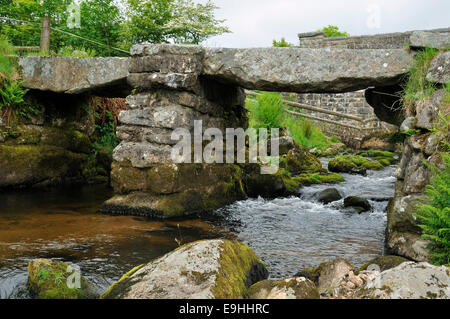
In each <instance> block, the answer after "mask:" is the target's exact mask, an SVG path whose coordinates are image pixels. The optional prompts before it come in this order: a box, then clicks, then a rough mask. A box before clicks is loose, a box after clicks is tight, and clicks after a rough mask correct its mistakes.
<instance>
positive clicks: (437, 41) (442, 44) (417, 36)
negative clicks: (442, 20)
mask: <svg viewBox="0 0 450 319" xmlns="http://www.w3.org/2000/svg"><path fill="white" fill-rule="evenodd" d="M409 44H410V46H412V47H415V48H425V47H429V48H435V49H447V48H449V47H450V28H449V29H441V30H430V31H414V32H413V33H412V34H411V37H410V38H409Z"/></svg>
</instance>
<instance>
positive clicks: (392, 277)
mask: <svg viewBox="0 0 450 319" xmlns="http://www.w3.org/2000/svg"><path fill="white" fill-rule="evenodd" d="M353 298H363V299H365V298H369V299H374V298H376V299H450V269H449V268H448V267H445V266H441V267H438V266H433V265H430V264H428V263H424V262H423V263H414V262H405V263H402V264H401V265H399V266H397V267H395V268H392V269H389V270H386V271H383V272H381V273H379V274H378V275H376V276H374V277H372V278H370V279H369V280H368V282H367V284H366V285H365V286H363V287H362V288H361V289H359V290H357V291H356V292H355V294H354V295H353Z"/></svg>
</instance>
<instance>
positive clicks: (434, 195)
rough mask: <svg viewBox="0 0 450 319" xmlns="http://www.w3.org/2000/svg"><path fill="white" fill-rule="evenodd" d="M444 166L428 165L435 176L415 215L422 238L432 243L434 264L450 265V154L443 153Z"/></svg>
mask: <svg viewBox="0 0 450 319" xmlns="http://www.w3.org/2000/svg"><path fill="white" fill-rule="evenodd" d="M442 159H443V166H444V168H443V169H442V170H440V169H439V168H438V167H437V166H436V165H429V164H427V165H428V167H429V168H430V169H431V170H432V172H433V174H434V176H433V177H432V178H431V180H430V185H428V186H427V188H426V191H425V193H426V196H425V197H424V203H416V204H417V206H418V209H417V212H416V213H415V214H414V216H416V217H417V218H418V219H419V220H420V222H421V223H422V224H421V225H420V228H422V231H423V233H422V237H423V238H424V239H426V240H428V241H430V243H431V244H430V248H431V251H432V258H433V263H435V264H437V265H447V266H448V265H450V153H448V152H444V153H442Z"/></svg>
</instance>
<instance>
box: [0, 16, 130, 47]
mask: <svg viewBox="0 0 450 319" xmlns="http://www.w3.org/2000/svg"><path fill="white" fill-rule="evenodd" d="M0 21H10V22H14V23H21V24H27V25H31V26H35V27H39V28H41V27H42V26H41V23H38V22H30V21H24V20H20V19H13V18H9V17H3V16H0ZM50 30H52V31H55V32H59V33H61V34H64V35H66V36H70V37H74V38H77V39H80V40H82V41H86V42H89V43H93V44H95V45H98V46H102V47H106V48H108V49H111V50H115V51H117V52H121V53H125V54H127V55H130V52H128V51H126V50H123V49H120V48H116V47H113V46H110V45H108V44H105V43H102V42H99V41H96V40H92V39H88V38H86V37H83V36H80V35H78V34H74V33H71V32H68V31H64V30H61V29H58V28H55V27H52V26H50ZM17 48H18V50H21V51H31V52H32V51H40V50H41V49H42V48H41V47H39V50H37V48H38V47H17Z"/></svg>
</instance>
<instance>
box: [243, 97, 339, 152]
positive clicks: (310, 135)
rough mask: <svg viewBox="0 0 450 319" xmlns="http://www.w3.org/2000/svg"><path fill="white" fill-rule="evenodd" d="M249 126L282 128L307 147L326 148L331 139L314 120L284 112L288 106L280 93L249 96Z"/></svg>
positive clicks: (247, 103) (247, 105)
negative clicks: (255, 96) (255, 97)
mask: <svg viewBox="0 0 450 319" xmlns="http://www.w3.org/2000/svg"><path fill="white" fill-rule="evenodd" d="M246 107H247V109H248V110H249V126H250V127H252V128H256V129H259V128H267V129H270V128H280V129H282V130H288V131H289V135H290V136H292V138H293V139H294V140H295V141H296V142H297V143H298V144H300V145H302V146H303V147H305V148H307V149H312V148H318V149H325V148H327V147H329V146H330V144H331V141H330V140H329V139H328V138H327V137H325V135H324V134H323V133H322V131H321V130H320V129H319V128H318V127H316V126H315V125H314V123H313V122H311V121H309V120H308V119H305V118H301V117H292V116H290V115H288V114H286V113H285V112H284V110H285V109H287V108H288V106H286V105H285V104H284V103H283V99H282V96H281V94H280V93H269V92H263V93H262V95H260V96H258V97H257V99H256V100H255V99H253V98H247V100H246Z"/></svg>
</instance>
